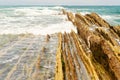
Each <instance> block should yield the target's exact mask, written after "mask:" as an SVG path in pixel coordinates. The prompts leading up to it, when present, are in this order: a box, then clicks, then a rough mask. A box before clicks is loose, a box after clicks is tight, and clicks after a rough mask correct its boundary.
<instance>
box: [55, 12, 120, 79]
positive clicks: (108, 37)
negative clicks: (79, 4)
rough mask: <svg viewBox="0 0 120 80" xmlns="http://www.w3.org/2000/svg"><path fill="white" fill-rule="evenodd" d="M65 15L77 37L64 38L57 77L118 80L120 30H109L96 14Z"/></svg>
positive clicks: (66, 34) (69, 13) (66, 35)
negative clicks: (73, 27) (75, 30)
mask: <svg viewBox="0 0 120 80" xmlns="http://www.w3.org/2000/svg"><path fill="white" fill-rule="evenodd" d="M66 15H67V17H68V20H69V21H71V22H72V23H73V24H74V25H75V26H76V27H77V31H78V34H76V33H75V32H74V31H72V32H71V33H69V34H68V33H64V34H61V36H60V40H61V42H60V43H61V44H59V45H60V47H59V49H58V51H59V53H57V54H59V55H57V56H59V58H58V59H60V60H57V61H58V63H59V64H62V65H59V64H58V63H57V65H59V66H56V69H57V73H56V75H57V76H58V75H60V76H61V80H81V79H83V80H119V79H120V56H119V55H120V50H119V49H120V45H119V41H120V35H119V34H120V27H118V26H116V27H113V26H110V24H108V23H107V22H106V21H105V20H104V19H102V18H101V17H100V16H99V15H98V14H96V13H91V14H86V15H84V16H83V15H81V14H80V13H79V14H78V13H77V14H75V16H74V15H73V13H71V12H67V14H66ZM93 25H94V26H93ZM91 29H94V30H91ZM61 45H62V46H61ZM61 70H62V71H61ZM81 72H82V73H81ZM60 76H59V77H60ZM56 80H57V79H56Z"/></svg>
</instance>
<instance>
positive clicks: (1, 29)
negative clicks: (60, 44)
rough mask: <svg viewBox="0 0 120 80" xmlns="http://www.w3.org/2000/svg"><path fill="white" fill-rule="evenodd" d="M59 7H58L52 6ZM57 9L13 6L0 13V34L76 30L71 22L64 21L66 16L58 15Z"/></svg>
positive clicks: (50, 32) (52, 32) (44, 33)
mask: <svg viewBox="0 0 120 80" xmlns="http://www.w3.org/2000/svg"><path fill="white" fill-rule="evenodd" d="M53 8H60V7H53ZM58 13H59V10H53V9H49V8H47V7H44V8H42V9H39V8H14V9H12V10H11V12H10V13H1V12H0V14H2V15H4V18H2V16H1V15H0V17H1V19H0V34H21V33H32V34H35V35H37V34H42V35H46V34H54V33H58V32H65V31H66V32H70V31H71V30H74V31H76V29H75V27H74V26H73V24H72V23H71V22H69V21H66V18H67V16H65V15H58Z"/></svg>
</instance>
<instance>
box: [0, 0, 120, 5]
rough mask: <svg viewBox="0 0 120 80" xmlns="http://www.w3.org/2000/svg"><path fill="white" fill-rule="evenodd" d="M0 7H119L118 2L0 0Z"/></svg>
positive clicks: (96, 0)
mask: <svg viewBox="0 0 120 80" xmlns="http://www.w3.org/2000/svg"><path fill="white" fill-rule="evenodd" d="M0 5H120V0H0Z"/></svg>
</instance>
